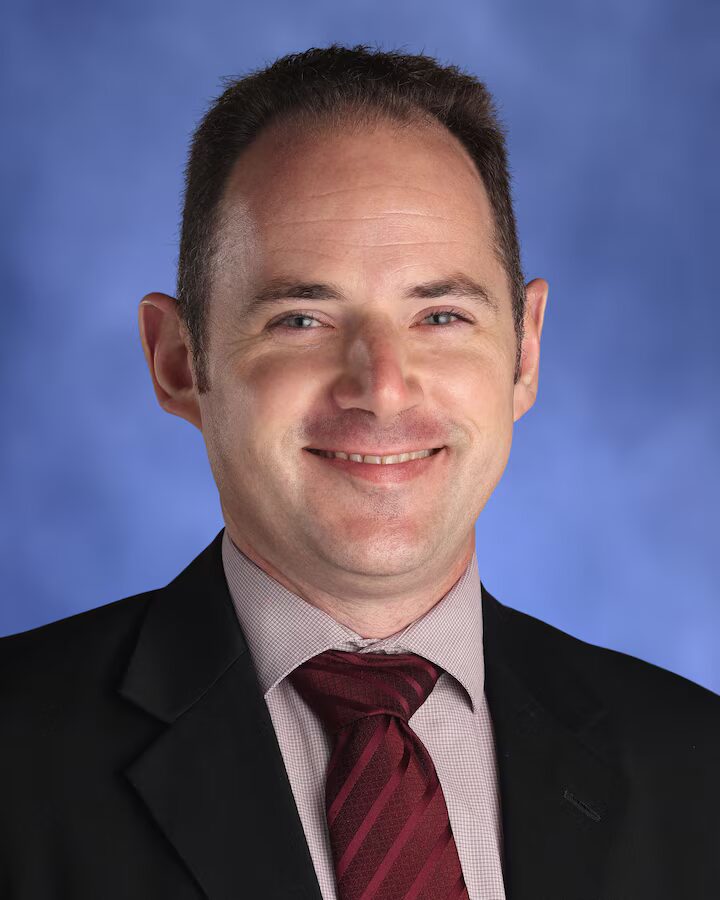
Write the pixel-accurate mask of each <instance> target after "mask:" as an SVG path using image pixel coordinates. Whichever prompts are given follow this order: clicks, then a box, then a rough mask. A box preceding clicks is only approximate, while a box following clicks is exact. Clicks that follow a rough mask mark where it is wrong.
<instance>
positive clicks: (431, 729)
mask: <svg viewBox="0 0 720 900" xmlns="http://www.w3.org/2000/svg"><path fill="white" fill-rule="evenodd" d="M222 559H223V567H224V571H225V577H226V579H227V582H228V587H229V590H230V595H231V597H232V601H233V604H234V606H235V610H236V613H237V616H238V620H239V622H240V626H241V628H242V631H243V634H244V635H245V638H246V640H247V643H248V647H249V650H250V654H251V656H252V660H253V664H254V667H255V670H256V672H257V676H258V682H259V684H260V689H261V691H262V693H263V695H264V698H265V702H266V703H267V706H268V710H269V712H270V717H271V719H272V722H273V726H274V728H275V733H276V735H277V739H278V743H279V745H280V750H281V752H282V756H283V761H284V763H285V768H286V770H287V773H288V778H289V781H290V785H291V788H292V791H293V796H294V798H295V804H296V806H297V810H298V813H299V816H300V820H301V822H302V826H303V829H304V832H305V837H306V840H307V843H308V847H309V849H310V855H311V857H312V860H313V864H314V867H315V872H316V874H317V878H318V882H319V885H320V890H321V892H322V896H323V900H337V894H336V888H335V870H334V865H333V859H332V851H331V849H330V839H329V834H328V827H327V819H326V817H325V771H326V768H327V763H328V760H329V758H330V753H331V750H332V742H331V739H330V738H329V736H328V735H327V734H326V732H325V730H324V728H323V725H322V723H321V722H320V720H319V719H318V717H317V716H316V715H315V714H314V713H313V712H312V710H311V709H310V707H309V706H307V704H306V703H305V702H304V701H303V700H302V698H301V697H300V695H299V694H298V693H297V691H296V690H295V688H294V687H293V685H292V684H291V683H290V681H289V680H288V678H287V676H288V675H289V674H290V673H291V672H292V671H293V670H294V669H295V668H296V667H297V666H299V665H300V664H301V663H303V662H305V660H308V659H310V658H311V657H313V656H316V655H317V654H318V653H322V652H323V651H325V650H330V649H335V650H350V651H353V652H359V653H369V652H373V653H380V652H383V653H408V652H409V653H417V654H419V655H420V656H423V657H425V659H429V660H430V661H431V662H433V663H435V664H436V665H438V666H440V667H441V668H442V669H444V670H445V671H444V672H443V673H442V674H441V675H440V677H439V679H438V681H437V683H436V685H435V687H434V689H433V691H432V692H431V694H430V696H429V697H428V699H427V700H426V701H425V702H424V703H423V704H422V706H420V708H419V709H418V710H417V712H415V714H414V715H412V716H411V717H410V719H409V720H408V721H409V725H410V726H411V728H412V729H413V730H414V731H415V733H416V734H417V735H418V737H419V738H420V740H421V741H422V742H423V744H424V745H425V746H426V747H427V749H428V752H429V753H430V756H431V757H432V760H433V763H434V764H435V768H436V770H437V774H438V778H439V780H440V784H441V786H442V789H443V793H444V795H445V802H446V804H447V809H448V815H449V818H450V825H451V827H452V831H453V835H454V837H455V843H456V845H457V850H458V855H459V857H460V864H461V866H462V870H463V875H464V877H465V883H466V885H467V889H468V894H469V897H470V900H505V890H504V885H503V876H502V864H501V859H502V825H501V821H500V797H499V789H498V779H497V765H496V759H495V741H494V735H493V730H492V721H491V719H490V713H489V709H488V705H487V701H486V698H485V692H484V675H485V669H484V661H483V642H482V602H481V588H480V578H479V575H478V569H477V554H476V553H473V557H472V560H471V561H470V562H469V563H468V566H467V568H466V569H465V571H464V573H463V574H462V576H461V577H460V578H459V579H458V581H457V582H456V583H455V584H454V586H453V587H452V588H451V589H450V590H449V591H448V593H447V594H445V596H444V597H443V598H442V599H441V600H440V601H439V602H438V603H436V604H435V605H434V606H433V607H432V608H431V609H430V610H428V612H427V613H425V615H423V616H421V617H420V618H419V619H416V620H415V621H414V622H412V623H411V624H410V625H407V626H406V627H405V628H404V629H402V630H401V631H399V632H397V633H396V634H393V635H391V636H389V637H386V638H363V637H361V636H360V635H358V634H356V633H355V632H354V631H352V630H351V629H350V628H347V627H346V626H345V625H342V624H340V623H339V622H337V621H336V620H335V619H333V618H332V617H331V616H330V615H328V614H327V613H325V612H323V611H322V610H321V609H318V608H317V607H315V606H313V605H312V604H311V603H308V602H307V601H306V600H304V599H303V598H302V597H299V596H298V595H297V594H294V593H292V591H290V590H288V589H287V588H286V587H284V586H283V585H281V584H280V583H279V582H278V581H276V580H275V579H274V578H272V577H271V576H270V575H268V574H267V573H266V572H265V571H264V570H263V569H261V568H260V567H259V566H257V565H256V564H255V563H254V562H253V561H252V560H251V559H249V558H248V557H247V556H246V555H245V554H244V553H243V552H242V551H241V550H239V549H238V547H236V546H235V544H234V543H233V541H232V540H231V538H230V536H229V534H228V531H227V528H226V529H225V532H224V534H223V539H222Z"/></svg>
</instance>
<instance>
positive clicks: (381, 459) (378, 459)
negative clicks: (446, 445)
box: [312, 450, 437, 466]
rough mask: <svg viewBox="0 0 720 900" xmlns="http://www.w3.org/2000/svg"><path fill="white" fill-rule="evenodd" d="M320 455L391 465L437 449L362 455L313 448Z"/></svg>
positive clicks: (423, 457)
mask: <svg viewBox="0 0 720 900" xmlns="http://www.w3.org/2000/svg"><path fill="white" fill-rule="evenodd" d="M312 452H313V453H317V454H318V455H319V456H325V457H327V458H328V459H349V460H350V461H351V462H364V463H371V464H374V465H376V466H380V465H382V466H391V465H393V463H401V462H409V461H410V460H411V459H425V457H426V456H432V455H433V453H435V452H437V451H435V450H415V451H414V452H413V453H398V454H395V455H393V456H362V455H361V454H360V453H349V454H348V453H344V452H343V451H342V450H337V451H330V450H313V451H312Z"/></svg>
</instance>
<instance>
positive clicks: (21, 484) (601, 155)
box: [0, 0, 720, 691]
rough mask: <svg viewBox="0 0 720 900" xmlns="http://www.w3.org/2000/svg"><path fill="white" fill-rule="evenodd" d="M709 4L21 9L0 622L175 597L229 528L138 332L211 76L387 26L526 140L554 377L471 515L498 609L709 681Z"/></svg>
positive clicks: (10, 17)
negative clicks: (481, 96) (493, 486)
mask: <svg viewBox="0 0 720 900" xmlns="http://www.w3.org/2000/svg"><path fill="white" fill-rule="evenodd" d="M719 9H720V7H718V5H717V4H711V3H707V4H706V5H702V4H699V5H697V4H696V5H693V4H692V3H686V2H684V0H677V2H659V0H654V2H652V3H651V2H648V0H631V2H628V0H606V2H604V3H602V4H598V3H594V2H589V0H582V2H578V0H573V2H561V3H551V2H543V3H542V4H538V3H537V2H535V0H522V2H515V3H513V2H500V0H496V2H486V0H480V2H478V0H467V2H463V0H444V2H442V3H432V4H430V3H426V2H419V0H412V2H395V3H388V2H387V0H382V2H378V0H370V2H368V0H363V2H361V3H360V2H347V0H346V2H342V3H338V2H337V0H327V2H319V0H314V2H309V3H308V2H305V3H297V2H281V0H265V2H263V3H261V4H259V3H249V2H248V3H245V4H242V3H239V2H237V0H235V2H230V0H227V2H220V0H215V2H212V0H211V2H204V3H202V4H201V3H190V2H178V0H173V2H172V3H170V2H167V3H162V2H157V0H143V2H142V3H141V2H138V0H135V2H127V0H126V2H123V3H119V2H114V3H113V2H108V3H104V4H95V3H88V2H75V3H63V4H60V5H59V4H52V3H49V2H35V3H27V2H25V3H22V4H20V3H15V4H10V6H8V7H6V13H5V15H4V28H3V30H2V32H3V36H2V39H1V40H2V48H1V49H2V53H1V54H0V55H1V56H2V59H3V60H4V62H3V63H2V66H3V69H4V72H3V79H2V83H3V88H2V91H3V97H2V103H3V123H4V125H5V129H4V131H5V138H4V140H3V142H2V146H1V148H0V153H1V154H2V165H1V166H0V177H1V178H2V181H3V196H4V197H5V200H4V203H3V204H2V212H1V215H2V224H1V238H2V239H1V240H0V254H1V255H2V260H1V264H0V272H1V273H2V280H3V281H2V286H3V303H2V311H3V312H2V324H3V341H2V346H3V353H2V362H1V366H2V398H3V401H4V410H5V412H4V417H3V418H4V424H5V438H4V440H3V442H2V449H3V454H4V459H3V462H2V467H1V474H0V477H1V478H2V496H3V503H2V510H3V515H2V534H1V535H0V538H1V540H0V547H1V550H0V552H1V553H2V562H3V576H2V577H3V590H2V604H1V606H0V633H2V634H8V633H12V632H16V631H21V630H25V629H27V628H31V627H34V626H37V625H40V624H42V623H44V622H49V621H52V620H54V619H58V618H61V617H63V616H67V615H70V614H72V613H74V612H79V611H81V610H84V609H88V608H90V607H94V606H99V605H101V604H104V603H108V602H110V601H112V600H116V599H119V598H120V597H123V596H126V595H128V594H132V593H137V592H140V591H143V590H147V589H149V588H152V587H158V586H160V585H163V584H165V583H167V582H168V581H169V580H170V579H171V578H173V577H174V576H175V575H176V574H177V573H178V572H179V571H180V569H181V568H182V567H184V566H185V565H186V564H187V563H188V562H189V561H190V560H191V559H192V558H193V557H194V556H195V555H196V554H197V553H198V552H199V551H200V550H201V549H202V548H203V547H204V546H205V545H206V544H207V543H208V542H209V541H210V540H211V538H212V537H213V536H214V535H215V534H216V532H217V531H218V530H219V528H220V527H222V520H221V516H220V507H219V503H218V499H217V492H216V489H215V485H214V482H213V480H212V477H211V473H210V468H209V465H208V462H207V457H206V455H205V449H204V444H203V442H202V437H201V435H200V433H199V432H198V431H196V430H195V429H194V428H192V426H190V425H188V424H187V423H185V422H183V421H181V420H180V419H177V418H174V417H172V416H169V415H167V414H165V413H164V412H162V410H161V409H160V407H159V406H157V404H156V401H155V397H154V394H153V390H152V385H151V380H150V376H149V374H148V372H147V369H146V366H145V361H144V358H143V354H142V350H141V345H140V340H139V336H138V329H137V306H138V302H139V300H140V298H141V297H142V296H143V295H144V294H145V293H147V292H148V291H150V290H161V291H165V292H167V293H170V294H172V293H173V292H174V274H175V265H176V259H177V234H178V221H179V209H180V206H179V204H180V190H181V184H182V180H181V176H182V167H183V164H184V160H185V153H186V148H187V143H188V140H189V136H190V134H191V131H192V129H193V127H194V126H195V124H196V123H197V121H198V120H199V118H200V116H201V115H202V113H203V112H204V111H205V109H206V107H207V105H208V104H209V102H210V101H211V100H212V99H213V98H214V97H215V96H216V95H217V94H218V93H219V92H220V90H221V84H220V77H221V76H223V75H239V74H242V73H243V72H246V71H248V70H250V69H253V68H256V67H258V66H260V65H263V64H265V63H267V62H270V61H271V60H272V59H274V58H275V57H277V56H279V55H281V54H284V53H287V52H291V51H297V50H302V49H305V48H307V47H309V46H318V45H324V44H327V43H329V42H332V41H339V42H343V43H358V42H367V43H377V44H379V45H380V46H382V47H385V48H390V47H404V48H406V49H407V50H409V51H413V52H418V51H424V52H426V53H429V54H432V55H435V56H437V57H438V58H439V59H440V60H441V61H444V62H454V63H457V64H459V65H460V66H462V67H465V68H467V69H469V70H470V71H472V72H474V73H476V74H477V75H479V76H480V77H481V78H483V79H484V80H485V81H486V82H487V84H488V86H489V87H490V89H491V90H492V91H493V92H494V94H495V96H496V97H497V100H498V103H499V106H500V110H501V115H502V117H503V119H504V121H505V123H506V125H507V126H508V128H509V132H510V154H511V165H512V169H513V173H514V184H515V198H516V205H517V212H518V217H519V227H520V234H521V240H522V246H523V257H524V260H523V261H524V266H525V271H526V274H527V276H528V278H530V277H534V276H537V275H542V276H544V277H546V278H547V279H548V281H549V282H550V299H549V303H548V309H547V314H546V318H545V328H544V332H543V343H542V355H541V376H540V393H539V396H538V401H537V403H536V405H535V407H534V408H533V409H532V410H531V411H530V412H529V413H528V414H527V416H526V417H525V418H523V419H521V420H520V422H519V423H517V425H516V428H515V437H514V443H513V449H512V453H511V456H510V463H509V465H508V468H507V470H506V472H505V475H504V477H503V479H502V481H501V483H500V485H499V486H498V488H497V490H496V492H495V494H494V495H493V497H492V498H491V500H490V502H489V504H488V505H487V507H486V508H485V510H484V511H483V513H482V515H481V517H480V519H479V521H478V527H477V535H478V559H479V568H480V576H481V578H482V579H483V581H484V583H485V584H486V586H487V587H488V589H489V590H490V591H491V592H493V593H494V594H495V595H496V596H497V597H498V598H499V599H500V600H502V601H504V602H505V603H507V604H509V605H510V606H515V607H517V608H519V609H523V610H525V611H527V612H530V613H532V614H534V615H537V616H539V617H541V618H542V619H544V620H546V621H548V622H551V623H553V624H555V625H557V626H558V627H560V628H562V629H563V630H566V631H569V632H570V633H572V634H575V635H577V636H578V637H581V638H583V639H585V640H589V641H591V642H593V643H598V644H602V645H604V646H609V647H613V648H616V649H619V650H623V651H626V652H629V653H632V654H634V655H636V656H640V657H642V658H644V659H646V660H650V661H651V662H654V663H657V664H659V665H662V666H664V667H666V668H669V669H672V670H674V671H676V672H679V673H681V674H683V675H686V676H687V677H689V678H691V679H693V680H695V681H698V682H700V683H701V684H704V685H707V686H708V687H711V688H712V689H713V690H716V691H720V652H719V650H720V562H719V559H720V547H719V546H718V543H719V542H718V533H719V531H720V529H718V526H717V523H716V520H717V511H718V509H720V479H719V478H718V461H719V456H720V454H719V450H720V403H719V402H718V396H719V393H720V371H719V368H720V353H719V352H718V335H720V304H719V303H718V298H717V297H716V296H715V286H716V283H717V280H716V274H715V269H716V256H717V247H718V238H719V236H720V235H719V233H718V232H719V229H718V212H719V209H718V208H719V206H720V204H719V203H718V199H719V197H718V194H719V189H718V188H719V179H718V175H717V167H718V160H717V148H718V137H719V136H720V135H719V130H720V129H719V127H718V100H719V99H720V72H719V66H718V62H717V52H716V51H717V35H718V25H720V21H719V18H718V10H719Z"/></svg>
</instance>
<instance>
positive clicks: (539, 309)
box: [513, 278, 549, 422]
mask: <svg viewBox="0 0 720 900" xmlns="http://www.w3.org/2000/svg"><path fill="white" fill-rule="evenodd" d="M548 290H549V285H548V283H547V281H545V280H544V279H543V278H534V279H533V280H532V281H530V282H528V284H527V285H526V286H525V317H524V327H525V336H524V338H523V343H522V355H521V361H520V377H519V378H518V381H517V384H516V385H515V387H514V389H513V422H517V420H518V419H519V418H520V417H521V416H523V415H524V414H525V413H526V412H527V411H528V410H529V409H530V407H531V406H532V405H533V403H534V402H535V397H536V396H537V390H538V375H539V368H540V335H541V333H542V327H543V320H544V318H545V305H546V304H547V297H548Z"/></svg>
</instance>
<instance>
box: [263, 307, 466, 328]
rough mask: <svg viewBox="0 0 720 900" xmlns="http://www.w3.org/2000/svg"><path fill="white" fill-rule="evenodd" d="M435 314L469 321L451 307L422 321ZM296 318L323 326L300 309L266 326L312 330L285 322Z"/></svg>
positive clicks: (429, 314) (312, 316)
mask: <svg viewBox="0 0 720 900" xmlns="http://www.w3.org/2000/svg"><path fill="white" fill-rule="evenodd" d="M435 316H452V317H453V318H455V319H460V320H461V321H462V322H468V323H469V322H470V319H468V318H467V316H465V315H464V314H463V313H461V312H460V310H459V309H452V308H450V309H437V310H435V311H434V312H431V313H428V315H426V316H425V317H424V319H423V320H422V321H425V319H431V318H433V317H435ZM298 320H300V321H303V320H304V321H305V322H317V323H318V325H320V326H321V327H325V326H324V325H323V323H322V322H321V321H320V320H319V319H317V318H315V316H314V315H313V314H312V313H311V312H303V311H301V310H300V311H298V312H292V313H288V315H286V316H283V317H282V318H280V319H276V320H275V321H274V322H271V323H270V325H269V326H268V327H269V328H287V329H288V330H290V331H314V330H315V329H314V328H313V327H312V326H311V327H308V328H305V327H304V326H297V327H296V326H295V325H287V324H285V323H286V322H293V321H298ZM441 324H443V323H441ZM447 324H450V325H453V324H454V323H453V322H449V323H447Z"/></svg>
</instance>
